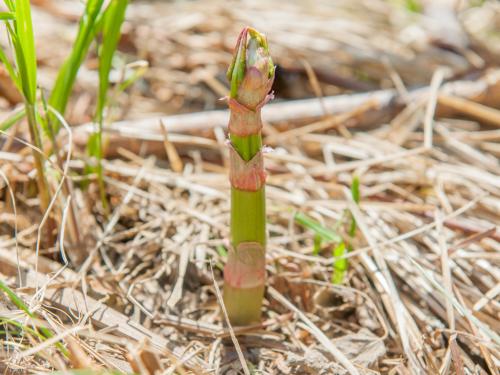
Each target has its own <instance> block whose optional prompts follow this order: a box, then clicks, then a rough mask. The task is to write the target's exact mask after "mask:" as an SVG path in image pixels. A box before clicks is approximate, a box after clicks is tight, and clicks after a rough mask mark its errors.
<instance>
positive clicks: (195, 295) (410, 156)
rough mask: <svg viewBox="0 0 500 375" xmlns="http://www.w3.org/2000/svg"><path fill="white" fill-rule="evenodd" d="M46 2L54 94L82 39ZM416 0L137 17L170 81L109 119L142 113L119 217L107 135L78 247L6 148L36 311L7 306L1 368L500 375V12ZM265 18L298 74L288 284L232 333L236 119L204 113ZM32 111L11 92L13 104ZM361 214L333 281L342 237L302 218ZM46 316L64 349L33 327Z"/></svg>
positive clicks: (76, 163) (123, 99) (280, 228)
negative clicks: (231, 145) (231, 154)
mask: <svg viewBox="0 0 500 375" xmlns="http://www.w3.org/2000/svg"><path fill="white" fill-rule="evenodd" d="M38 3H39V8H38V9H37V12H36V14H35V16H36V18H35V19H36V24H35V27H36V28H37V30H39V31H38V35H37V36H38V38H39V43H40V50H41V53H40V56H39V60H40V64H41V65H42V73H41V77H42V78H41V85H42V86H44V85H45V82H49V83H50V82H51V81H50V77H51V74H52V72H53V71H54V66H57V65H58V62H59V60H60V59H61V58H62V57H63V54H64V53H63V52H64V50H65V49H64V46H65V45H67V43H68V40H67V39H66V35H67V31H68V30H74V27H75V25H74V23H72V20H73V18H74V17H73V16H74V14H75V6H74V5H75V4H74V2H71V1H67V2H62V3H61V4H58V5H57V6H56V5H55V3H52V2H51V1H39V2H38ZM276 4H278V3H276ZM403 4H404V2H401V4H400V5H397V4H395V3H390V2H388V3H386V2H382V1H371V2H361V1H355V2H351V1H339V2H336V3H335V5H334V6H333V5H332V4H331V3H330V2H317V4H316V5H315V6H311V3H310V2H304V3H303V2H300V1H298V2H294V3H292V4H290V5H285V4H282V3H281V2H280V3H279V5H276V6H275V8H273V9H274V10H273V12H271V11H270V9H269V7H270V5H269V2H260V1H252V2H245V3H244V4H243V3H236V2H230V3H229V5H228V4H224V6H223V5H222V4H221V3H219V2H215V1H206V2H205V1H203V2H186V3H184V2H180V3H172V4H170V3H163V2H139V3H133V4H132V6H131V9H130V15H129V18H128V21H127V24H126V33H125V37H124V38H123V40H122V45H121V46H120V49H121V51H122V55H121V56H122V57H123V58H124V59H126V60H127V62H130V61H134V60H137V59H146V60H148V62H149V64H150V68H149V70H148V71H147V73H146V75H145V77H144V79H142V80H140V81H139V82H137V83H136V84H135V85H134V86H133V87H132V88H131V89H129V90H128V91H127V92H126V93H123V94H119V95H117V96H116V97H115V100H116V103H117V105H116V106H115V107H114V108H113V110H112V111H111V112H110V122H111V121H112V120H118V119H120V120H125V121H124V122H121V123H115V124H110V125H109V126H108V132H109V134H108V135H109V137H110V140H111V141H110V143H109V146H108V157H107V159H106V161H105V163H104V169H105V176H106V184H107V189H108V194H109V198H110V202H111V205H112V207H113V210H112V213H111V214H110V215H109V216H108V217H106V216H104V215H103V212H102V209H101V207H100V206H99V203H98V201H99V198H98V193H97V190H96V188H95V187H94V186H93V185H91V186H90V188H89V189H87V190H83V189H81V187H80V180H81V178H80V175H81V173H82V170H83V167H84V162H85V156H84V153H83V152H82V148H81V146H82V145H83V144H85V141H86V137H87V130H88V126H86V125H83V126H81V127H73V129H72V133H73V137H74V143H75V144H74V150H73V155H72V158H71V161H69V162H68V163H65V167H67V168H69V171H68V172H67V173H63V171H60V173H56V171H55V170H54V169H53V172H54V173H52V180H53V181H52V182H53V188H54V191H55V190H56V189H57V186H58V184H59V180H57V178H58V177H59V175H60V174H64V175H65V176H66V177H67V178H68V179H71V180H72V185H73V188H72V194H71V200H72V201H73V203H74V204H75V205H76V207H77V213H78V216H77V217H78V225H77V230H78V232H79V233H78V235H79V237H80V238H81V239H82V242H81V243H80V244H79V245H75V243H72V242H71V241H70V240H69V239H71V238H73V237H72V236H74V233H73V234H71V233H66V234H65V230H64V228H65V223H66V220H67V218H66V216H67V214H66V213H67V210H68V208H67V207H69V203H68V201H69V199H70V197H69V196H63V195H62V194H61V193H59V195H58V198H57V200H55V202H54V203H55V204H54V207H53V209H52V213H51V215H52V216H53V217H54V218H55V219H56V221H57V222H58V223H59V228H60V229H59V237H58V241H57V243H55V244H48V245H47V244H44V243H43V241H37V234H38V232H39V227H40V222H41V220H42V214H41V213H40V212H39V211H38V201H37V199H35V198H34V194H33V189H32V187H33V172H32V170H33V159H32V157H31V153H30V152H28V151H30V150H28V148H27V147H26V146H25V145H24V144H22V143H20V142H19V141H18V140H17V139H16V138H14V136H15V137H17V138H20V139H24V135H25V133H26V127H25V125H24V124H21V125H20V126H18V127H16V128H13V129H11V130H10V131H9V132H8V134H4V133H2V134H1V136H0V172H1V173H0V177H2V179H0V198H1V199H0V273H1V274H2V276H1V277H2V279H4V280H6V282H7V283H8V284H9V285H10V286H11V287H12V288H13V289H14V290H15V292H16V293H17V294H18V295H19V296H20V297H22V299H23V300H24V301H25V302H26V303H27V304H28V305H29V307H30V309H31V310H32V311H35V312H36V316H37V317H36V318H28V317H27V316H26V314H25V313H24V312H22V311H20V310H18V309H17V308H16V306H14V305H13V304H12V303H11V302H10V301H8V300H7V299H6V298H4V295H2V297H0V298H1V299H0V317H1V319H2V321H3V324H2V325H1V326H0V327H2V330H4V331H5V332H3V333H2V336H1V342H2V347H1V348H0V368H1V369H2V370H3V371H5V372H6V373H17V372H47V371H51V370H65V369H67V368H70V367H76V368H83V367H85V368H89V367H90V368H94V369H97V368H108V369H111V370H113V369H115V370H118V371H123V372H131V371H135V372H139V373H145V374H147V373H151V374H152V373H155V372H156V373H162V374H187V373H196V374H205V373H206V374H211V373H220V374H225V373H227V374H234V373H238V372H239V373H263V374H275V373H276V374H278V373H279V374H347V373H350V374H356V373H358V374H376V373H387V374H448V373H450V374H452V373H455V374H473V373H474V374H488V373H489V374H498V370H497V368H498V366H499V364H500V337H499V334H498V332H500V323H499V322H500V303H499V299H498V295H499V293H500V287H499V285H500V284H499V282H500V268H499V266H500V231H499V229H498V223H499V222H500V220H499V218H500V177H499V175H500V173H499V171H500V165H499V162H498V158H499V156H500V147H499V146H498V145H499V141H500V112H499V109H498V107H499V103H500V70H499V69H500V68H499V67H498V61H500V60H499V58H498V54H499V53H500V51H499V50H498V46H499V45H500V43H499V42H498V33H496V34H495V25H496V27H497V29H498V22H499V20H500V8H499V6H498V4H497V3H496V2H493V1H491V2H489V1H486V2H484V4H482V5H481V6H480V7H471V6H469V5H464V4H462V3H461V4H462V5H461V6H458V8H457V10H456V12H457V14H458V16H457V17H455V16H454V13H453V12H452V10H450V9H449V8H446V7H445V6H444V5H443V7H442V8H441V9H437V7H434V8H432V7H431V6H430V5H429V4H428V5H427V6H426V8H425V9H426V14H425V15H422V14H420V13H412V12H409V11H408V10H407V9H405V8H404V6H403ZM443 4H444V3H443ZM207 14H210V17H206V15H207ZM478 20H482V21H481V22H478ZM246 23H249V24H252V25H253V26H255V27H256V28H257V29H259V30H260V31H263V32H264V33H267V34H268V36H269V43H270V46H271V52H272V53H273V57H275V60H276V62H277V64H278V74H279V77H278V79H277V85H276V87H275V91H276V94H277V96H278V101H276V103H273V104H270V105H269V108H268V109H267V112H266V113H265V116H264V117H265V120H266V126H265V129H264V130H265V135H266V139H265V142H266V143H267V144H269V145H271V146H272V147H273V149H274V151H273V152H270V153H268V154H266V166H267V169H268V172H269V177H268V188H267V193H268V223H269V243H268V253H267V254H268V276H269V288H268V291H267V294H266V301H265V309H264V318H263V321H262V323H260V324H256V325H255V326H251V327H232V328H230V329H228V328H226V326H225V323H224V318H223V315H222V314H221V308H220V297H219V296H218V295H219V292H218V288H219V287H218V285H220V284H221V280H222V276H221V275H222V274H221V265H222V264H223V263H224V257H223V252H222V251H221V246H227V238H228V219H229V200H228V197H229V184H228V182H227V176H226V168H225V166H226V165H227V153H226V149H225V147H224V141H225V135H224V127H225V125H226V124H225V118H226V117H225V116H226V113H225V112H224V111H212V112H208V113H202V114H199V113H194V114H192V113H190V112H198V111H200V110H203V109H205V110H207V109H209V110H212V109H220V108H223V105H222V104H221V103H219V102H218V98H219V97H221V96H222V95H224V94H225V92H226V82H225V80H224V78H223V74H224V67H225V66H226V65H227V63H228V61H229V57H230V48H231V46H232V44H233V43H234V39H235V36H236V35H237V31H238V30H239V28H240V26H242V25H244V24H246ZM47 41H50V43H51V46H50V47H49V46H47V45H45V44H44V43H46V42H47ZM54 45H57V46H61V47H60V48H54V47H53V46H54ZM495 64H496V65H495ZM94 68H95V66H94V64H93V61H92V59H90V61H89V62H88V63H87V66H86V69H85V70H84V71H83V72H82V74H81V77H80V80H79V83H78V88H77V92H76V94H75V96H74V98H73V100H72V103H71V108H70V112H71V113H70V115H69V116H68V119H69V120H70V123H72V124H73V125H77V124H84V123H86V122H88V121H89V119H90V116H91V114H92V113H93V109H92V106H93V103H95V92H96V90H95V86H96V74H97V73H96V71H95V69H94ZM122 73H123V72H122ZM115 74H116V77H119V76H120V74H121V73H120V71H119V70H118V71H116V72H115ZM125 74H126V72H125ZM44 77H45V78H44ZM2 82H3V81H1V75H0V89H1V88H3V87H4V86H1V83H2ZM47 85H49V84H48V83H47ZM417 87H422V88H420V89H416V88H417ZM393 88H394V89H393ZM378 90H385V91H378ZM359 91H365V92H364V93H359ZM337 94H343V95H342V96H334V97H331V96H332V95H337ZM317 96H320V97H319V98H314V97H317ZM4 97H6V98H7V96H5V95H4ZM12 97H13V96H12V95H10V96H9V97H8V100H5V101H3V99H0V100H2V102H1V110H2V111H3V112H4V113H5V114H7V113H9V112H10V111H11V110H12V108H13V105H14V104H13V102H14V103H15V102H16V99H15V98H14V99H12ZM306 97H308V98H311V97H312V99H304V98H306ZM286 99H304V100H300V101H285V100H286ZM9 102H10V103H9ZM495 107H496V108H497V109H495ZM179 112H185V113H186V114H185V115H182V116H166V115H172V114H177V113H179ZM160 119H162V121H163V124H164V125H162V124H161V123H160ZM61 137H62V138H61V142H65V141H66V142H67V139H68V138H67V136H66V135H62V136H61ZM66 151H68V148H66ZM353 176H358V177H359V180H360V191H361V202H360V204H359V206H358V205H356V204H355V203H354V201H353V200H352V197H351V194H350V192H349V186H350V185H351V182H352V179H353ZM14 202H15V205H14ZM346 210H348V211H350V212H351V213H352V215H353V216H354V218H355V219H356V222H357V225H358V231H357V234H356V236H355V237H354V238H353V239H352V241H351V242H352V244H351V245H352V248H353V250H352V251H351V252H350V253H349V254H347V258H348V259H349V271H348V274H347V277H346V280H345V283H344V284H343V285H332V284H331V283H330V278H331V274H332V272H333V263H334V260H335V259H334V258H333V257H332V253H331V251H332V250H331V246H330V245H328V244H325V245H324V246H323V247H322V249H321V252H320V254H319V255H317V256H316V255H313V248H314V246H313V243H314V233H313V232H311V231H308V230H305V229H304V228H303V227H300V226H298V225H297V224H296V223H295V222H294V214H295V213H296V212H303V213H306V214H307V215H308V216H310V217H312V218H314V219H315V220H317V221H319V222H320V223H322V224H323V225H324V226H326V227H328V228H333V227H334V226H335V225H336V223H337V226H338V232H339V233H340V234H341V235H343V236H345V237H347V231H348V223H347V222H346V220H345V217H346V216H345V215H344V212H346ZM67 230H69V228H67ZM16 232H17V233H16ZM68 236H69V237H68ZM38 248H39V252H38V254H37V253H36V252H35V249H38ZM54 259H57V260H58V261H55V260H54ZM66 259H67V262H66ZM7 320H8V322H7ZM16 322H17V323H16ZM16 324H17V325H20V326H21V327H24V329H23V330H19V329H16ZM42 325H43V326H46V327H49V328H50V329H51V330H52V331H53V332H54V334H55V336H54V337H53V338H51V339H48V340H46V339H42V338H40V337H38V336H37V335H36V334H35V333H33V331H32V330H30V329H29V327H31V328H32V329H34V328H35V327H40V326H42ZM59 340H61V342H63V343H64V344H65V346H66V347H67V348H68V351H69V354H68V357H65V356H64V355H63V354H62V352H61V351H60V350H59V349H57V348H56V347H55V346H54V343H55V342H57V341H59ZM235 348H237V349H235ZM244 359H245V361H246V362H244Z"/></svg>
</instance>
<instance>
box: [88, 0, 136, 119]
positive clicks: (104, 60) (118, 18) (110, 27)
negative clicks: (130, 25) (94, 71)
mask: <svg viewBox="0 0 500 375" xmlns="http://www.w3.org/2000/svg"><path fill="white" fill-rule="evenodd" d="M127 4H128V1H127V0H115V1H112V2H111V3H110V4H109V6H108V8H107V9H106V11H105V14H104V20H103V30H102V39H103V41H102V45H101V47H100V49H99V95H98V99H97V113H96V117H97V122H99V123H102V116H103V111H104V107H105V105H106V98H107V94H108V88H109V72H110V71H111V64H112V61H113V55H114V54H115V50H116V47H117V45H118V41H119V40H120V29H121V26H122V23H123V21H124V20H125V10H126V9H127Z"/></svg>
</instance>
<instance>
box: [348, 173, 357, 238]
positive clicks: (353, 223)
mask: <svg viewBox="0 0 500 375" xmlns="http://www.w3.org/2000/svg"><path fill="white" fill-rule="evenodd" d="M351 196H352V199H353V200H354V202H356V204H359V177H358V176H354V177H353V179H352V185H351ZM356 227H357V225H356V219H354V216H353V215H352V214H351V226H350V228H349V236H351V237H354V236H355V235H356Z"/></svg>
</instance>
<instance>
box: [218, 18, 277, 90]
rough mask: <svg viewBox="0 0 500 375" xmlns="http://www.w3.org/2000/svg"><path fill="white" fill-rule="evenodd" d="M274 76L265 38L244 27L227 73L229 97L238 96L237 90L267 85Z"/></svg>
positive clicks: (255, 31)
mask: <svg viewBox="0 0 500 375" xmlns="http://www.w3.org/2000/svg"><path fill="white" fill-rule="evenodd" d="M273 76H274V65H273V61H272V59H271V57H270V56H269V47H268V44H267V40H266V37H265V36H264V35H263V34H261V33H259V32H258V31H257V30H255V29H253V28H251V27H245V28H244V29H243V30H242V31H241V33H240V35H239V36H238V40H237V43H236V47H235V50H234V54H233V60H232V62H231V65H230V66H229V69H228V71H227V78H228V80H229V81H230V82H231V93H230V96H231V97H233V98H235V97H236V96H238V91H239V90H238V89H239V88H240V86H241V85H242V83H245V84H244V86H245V88H246V89H248V90H252V89H258V88H259V87H263V86H265V85H266V84H267V82H268V81H269V80H270V79H272V78H273Z"/></svg>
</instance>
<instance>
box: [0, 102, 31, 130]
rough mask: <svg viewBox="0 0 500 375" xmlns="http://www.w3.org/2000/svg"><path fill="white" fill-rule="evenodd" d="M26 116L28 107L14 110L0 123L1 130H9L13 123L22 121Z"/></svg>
mask: <svg viewBox="0 0 500 375" xmlns="http://www.w3.org/2000/svg"><path fill="white" fill-rule="evenodd" d="M25 116H26V109H25V108H24V107H23V108H21V109H20V110H18V111H16V112H14V113H13V114H12V115H10V116H9V117H7V118H6V119H5V120H3V122H2V123H1V124H0V130H2V131H4V132H5V131H7V130H9V129H10V128H11V127H12V126H13V125H15V124H16V123H18V122H19V121H21V119H23V118H24V117H25Z"/></svg>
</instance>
